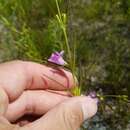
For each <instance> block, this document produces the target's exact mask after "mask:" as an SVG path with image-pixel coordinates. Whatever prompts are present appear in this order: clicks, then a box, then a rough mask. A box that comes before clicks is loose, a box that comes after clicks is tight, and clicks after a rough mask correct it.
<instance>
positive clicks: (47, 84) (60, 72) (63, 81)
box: [25, 62, 75, 90]
mask: <svg viewBox="0 0 130 130" xmlns="http://www.w3.org/2000/svg"><path fill="white" fill-rule="evenodd" d="M25 66H26V73H27V75H28V77H29V84H28V86H27V89H52V90H66V89H70V88H72V87H74V86H75V80H74V78H73V75H72V73H71V72H70V71H67V70H65V69H64V68H62V67H50V66H47V65H41V64H37V63H34V62H25Z"/></svg>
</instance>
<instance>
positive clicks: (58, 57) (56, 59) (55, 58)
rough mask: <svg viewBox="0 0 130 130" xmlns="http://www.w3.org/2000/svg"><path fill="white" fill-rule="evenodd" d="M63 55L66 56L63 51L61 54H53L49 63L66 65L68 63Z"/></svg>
mask: <svg viewBox="0 0 130 130" xmlns="http://www.w3.org/2000/svg"><path fill="white" fill-rule="evenodd" d="M63 54H64V51H61V52H60V53H59V52H54V53H52V54H51V57H50V58H49V59H48V61H49V62H52V63H54V64H57V65H66V64H67V63H66V61H64V59H63Z"/></svg>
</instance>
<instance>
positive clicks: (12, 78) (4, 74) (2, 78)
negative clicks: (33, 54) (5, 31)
mask: <svg viewBox="0 0 130 130" xmlns="http://www.w3.org/2000/svg"><path fill="white" fill-rule="evenodd" d="M74 86H75V84H74V80H73V76H72V74H71V73H70V72H69V71H66V70H64V69H63V68H58V69H57V68H51V67H48V66H46V65H41V64H37V63H34V62H25V61H11V62H6V63H2V64H0V130H13V129H17V130H30V129H31V130H41V129H44V130H54V129H55V130H76V129H78V128H79V126H80V125H81V123H82V122H83V120H84V112H83V111H82V104H83V103H84V104H86V103H87V104H88V105H87V107H86V106H85V109H86V110H87V118H90V117H91V116H93V115H94V114H95V113H96V111H97V104H96V103H97V100H95V99H91V98H90V97H84V96H83V97H72V96H71V94H70V93H69V92H68V91H66V90H68V89H70V88H72V87H74ZM92 108H94V109H93V110H92ZM24 115H29V116H24ZM34 115H35V117H34ZM36 116H37V117H36ZM30 119H31V120H30ZM35 119H37V120H36V121H35ZM12 123H13V124H12ZM16 124H17V125H16Z"/></svg>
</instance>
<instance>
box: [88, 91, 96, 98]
mask: <svg viewBox="0 0 130 130" xmlns="http://www.w3.org/2000/svg"><path fill="white" fill-rule="evenodd" d="M89 96H90V97H91V98H97V94H96V92H95V91H93V92H90V93H89Z"/></svg>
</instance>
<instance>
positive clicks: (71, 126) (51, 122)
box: [21, 96, 97, 130]
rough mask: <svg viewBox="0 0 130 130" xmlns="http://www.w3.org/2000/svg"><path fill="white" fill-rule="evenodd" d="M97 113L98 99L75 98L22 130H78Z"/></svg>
mask: <svg viewBox="0 0 130 130" xmlns="http://www.w3.org/2000/svg"><path fill="white" fill-rule="evenodd" d="M96 112H97V99H92V98H91V97H86V96H82V97H73V98H71V99H69V100H66V101H65V102H63V103H61V104H59V105H57V106H56V107H55V108H53V109H51V110H50V111H49V112H48V113H47V114H46V115H44V116H43V117H42V118H40V119H39V120H37V121H35V122H33V123H30V124H28V125H26V126H24V127H22V128H21V129H22V130H42V129H43V130H77V129H78V128H79V127H80V125H81V124H82V122H83V121H84V120H86V119H88V118H90V117H92V116H93V115H94V114H95V113H96Z"/></svg>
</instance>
